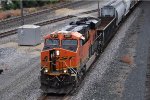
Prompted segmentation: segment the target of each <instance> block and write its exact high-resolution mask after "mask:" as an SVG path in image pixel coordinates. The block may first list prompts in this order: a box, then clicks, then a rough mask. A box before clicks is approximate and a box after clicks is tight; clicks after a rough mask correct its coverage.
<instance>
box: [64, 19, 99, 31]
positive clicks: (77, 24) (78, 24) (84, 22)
mask: <svg viewBox="0 0 150 100" xmlns="http://www.w3.org/2000/svg"><path fill="white" fill-rule="evenodd" d="M91 23H94V24H95V25H96V24H98V23H100V19H98V18H94V17H83V18H78V19H77V20H76V21H74V22H71V23H70V25H67V26H66V27H64V28H63V29H62V31H72V32H80V31H82V30H84V29H88V28H89V27H90V24H91Z"/></svg>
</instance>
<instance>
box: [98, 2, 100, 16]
mask: <svg viewBox="0 0 150 100" xmlns="http://www.w3.org/2000/svg"><path fill="white" fill-rule="evenodd" d="M98 17H99V18H100V7H99V0H98Z"/></svg>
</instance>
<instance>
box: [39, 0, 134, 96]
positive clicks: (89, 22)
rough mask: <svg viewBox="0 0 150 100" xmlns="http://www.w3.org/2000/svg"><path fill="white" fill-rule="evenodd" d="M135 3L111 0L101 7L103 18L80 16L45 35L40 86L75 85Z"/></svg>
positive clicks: (63, 88)
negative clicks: (111, 0) (113, 0)
mask: <svg viewBox="0 0 150 100" xmlns="http://www.w3.org/2000/svg"><path fill="white" fill-rule="evenodd" d="M136 3H137V2H135V1H132V2H131V1H130V0H129V1H128V0H126V2H125V0H119V1H115V2H111V3H110V4H108V5H106V6H104V7H103V8H101V17H100V18H94V17H84V18H78V19H77V20H76V21H74V22H71V23H70V24H69V25H68V26H66V27H64V28H63V29H62V30H60V31H55V32H53V33H51V34H48V35H46V36H45V37H44V40H45V41H44V47H43V50H42V52H41V76H40V80H41V89H42V90H43V91H44V92H45V93H65V92H67V90H68V88H70V86H76V85H77V84H78V82H79V81H80V79H81V77H82V76H83V75H84V74H85V72H86V71H87V70H88V69H89V67H90V65H91V64H92V63H93V62H94V60H95V58H96V57H97V56H99V54H100V53H101V52H102V51H103V49H104V47H105V46H106V45H107V44H108V43H109V41H110V40H111V38H112V37H113V36H114V33H115V31H116V29H117V28H118V25H119V23H120V22H121V21H122V19H123V18H124V17H125V16H126V15H127V14H128V12H130V9H131V8H133V7H134V5H135V4H136Z"/></svg>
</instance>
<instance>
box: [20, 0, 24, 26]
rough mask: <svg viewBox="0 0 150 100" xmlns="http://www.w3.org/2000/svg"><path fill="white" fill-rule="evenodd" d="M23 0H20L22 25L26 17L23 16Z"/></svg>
mask: <svg viewBox="0 0 150 100" xmlns="http://www.w3.org/2000/svg"><path fill="white" fill-rule="evenodd" d="M22 1H23V0H20V9H21V25H22V26H23V25H24V17H23V2H22Z"/></svg>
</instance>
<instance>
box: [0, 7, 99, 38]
mask: <svg viewBox="0 0 150 100" xmlns="http://www.w3.org/2000/svg"><path fill="white" fill-rule="evenodd" d="M96 11H97V9H94V10H90V11H85V12H81V13H79V15H80V14H90V13H94V12H96ZM74 17H76V16H75V15H68V16H64V17H60V18H56V19H52V20H45V21H42V22H38V23H36V24H35V25H39V26H44V25H48V24H52V23H56V22H59V21H63V20H67V19H70V18H74ZM16 33H17V29H12V30H9V31H6V32H3V33H0V38H3V37H6V36H9V35H13V34H16Z"/></svg>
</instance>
